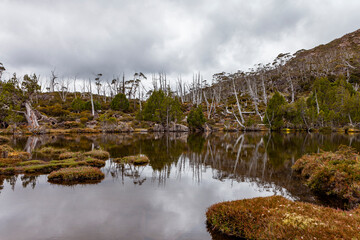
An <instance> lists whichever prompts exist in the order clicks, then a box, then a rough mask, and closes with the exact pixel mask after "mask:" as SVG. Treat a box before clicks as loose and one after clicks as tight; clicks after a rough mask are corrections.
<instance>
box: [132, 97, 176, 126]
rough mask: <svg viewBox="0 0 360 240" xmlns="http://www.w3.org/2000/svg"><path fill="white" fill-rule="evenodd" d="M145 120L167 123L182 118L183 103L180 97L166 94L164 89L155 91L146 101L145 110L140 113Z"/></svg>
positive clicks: (139, 115)
mask: <svg viewBox="0 0 360 240" xmlns="http://www.w3.org/2000/svg"><path fill="white" fill-rule="evenodd" d="M138 117H142V118H143V120H145V121H152V122H157V123H161V124H163V125H164V124H166V123H167V121H169V122H171V121H178V120H180V119H181V118H182V110H181V103H180V101H179V99H178V98H176V97H175V98H172V97H171V96H168V95H166V94H165V93H164V92H163V91H162V90H159V91H154V92H153V93H152V94H151V96H150V97H149V99H148V100H147V101H146V103H145V106H144V110H143V111H142V112H141V113H138Z"/></svg>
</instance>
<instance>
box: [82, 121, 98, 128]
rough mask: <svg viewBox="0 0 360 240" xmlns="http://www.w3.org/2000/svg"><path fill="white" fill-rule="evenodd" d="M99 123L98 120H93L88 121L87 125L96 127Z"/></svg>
mask: <svg viewBox="0 0 360 240" xmlns="http://www.w3.org/2000/svg"><path fill="white" fill-rule="evenodd" d="M97 124H98V121H96V120H92V121H89V122H87V123H86V124H85V125H86V127H87V128H95V127H96V125H97Z"/></svg>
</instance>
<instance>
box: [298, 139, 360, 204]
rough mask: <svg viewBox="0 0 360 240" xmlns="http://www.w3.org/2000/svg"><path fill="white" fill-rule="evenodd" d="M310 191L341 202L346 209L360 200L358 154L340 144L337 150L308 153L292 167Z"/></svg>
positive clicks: (359, 159)
mask: <svg viewBox="0 0 360 240" xmlns="http://www.w3.org/2000/svg"><path fill="white" fill-rule="evenodd" d="M292 168H293V169H294V170H295V171H296V172H298V173H300V175H301V176H302V177H303V178H304V180H305V184H306V185H307V186H309V188H310V189H311V190H313V191H314V192H315V193H317V194H320V195H322V196H327V197H328V198H329V197H330V198H333V199H335V200H337V201H340V202H342V203H343V204H344V205H345V207H346V208H351V207H354V206H356V205H357V204H359V203H360V155H359V154H358V153H357V152H356V150H355V149H353V148H351V147H347V146H344V145H342V146H340V147H339V149H338V151H336V152H321V153H314V154H309V155H305V156H303V157H301V158H300V159H298V160H297V161H296V162H295V164H294V165H293V167H292Z"/></svg>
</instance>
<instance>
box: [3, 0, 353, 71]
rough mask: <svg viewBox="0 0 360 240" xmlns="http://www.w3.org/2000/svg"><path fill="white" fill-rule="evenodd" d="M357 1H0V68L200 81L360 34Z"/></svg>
mask: <svg viewBox="0 0 360 240" xmlns="http://www.w3.org/2000/svg"><path fill="white" fill-rule="evenodd" d="M358 9H360V2H359V1H356V0H349V1H346V3H345V2H343V1H336V0H328V1H326V4H325V2H324V1H320V0H312V1H310V0H300V1H285V0H267V1H261V0H255V1H245V0H227V1H221V0H199V1H191V0H166V1H165V0H152V1H147V0H137V1H124V0H123V1H115V0H107V1H95V0H86V1H85V0H79V1H71V0H63V1H45V0H42V1H40V0H33V1H26V0H0V29H1V31H0V62H2V63H3V64H4V66H5V67H7V69H8V71H9V72H15V71H16V72H19V73H22V74H23V73H26V72H35V73H40V74H42V75H44V74H45V75H49V73H50V70H52V69H53V68H55V67H56V69H57V72H59V73H60V74H61V75H62V76H64V77H67V76H75V75H77V76H80V77H84V78H85V77H89V76H92V75H93V74H95V73H98V72H101V73H104V75H105V76H108V77H109V76H112V75H114V74H115V75H116V74H119V73H122V72H126V73H128V74H131V73H133V72H134V71H142V72H145V73H153V72H159V71H164V72H167V73H168V74H170V75H173V76H176V75H178V74H183V75H185V76H186V75H191V74H192V73H193V72H197V71H201V72H203V73H204V74H205V76H206V77H207V78H211V75H212V74H213V73H216V72H220V71H227V72H234V71H236V70H237V69H242V70H246V69H247V68H248V67H251V66H252V65H253V64H256V63H259V62H269V61H271V60H272V59H274V58H275V57H276V56H277V54H278V53H280V52H295V51H296V50H298V49H302V48H311V47H313V46H316V45H318V44H321V43H326V42H328V41H331V40H332V39H334V38H337V37H341V36H342V35H344V34H345V33H348V32H351V31H354V30H356V29H357V28H359V26H360V18H359V17H358Z"/></svg>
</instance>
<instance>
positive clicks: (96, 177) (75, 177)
mask: <svg viewBox="0 0 360 240" xmlns="http://www.w3.org/2000/svg"><path fill="white" fill-rule="evenodd" d="M104 177H105V175H104V173H102V172H101V171H100V170H99V169H98V168H95V167H76V168H65V169H60V170H58V171H54V172H51V173H50V174H49V176H48V180H49V181H50V182H55V183H67V184H69V183H78V182H86V181H100V180H102V179H103V178H104Z"/></svg>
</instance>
